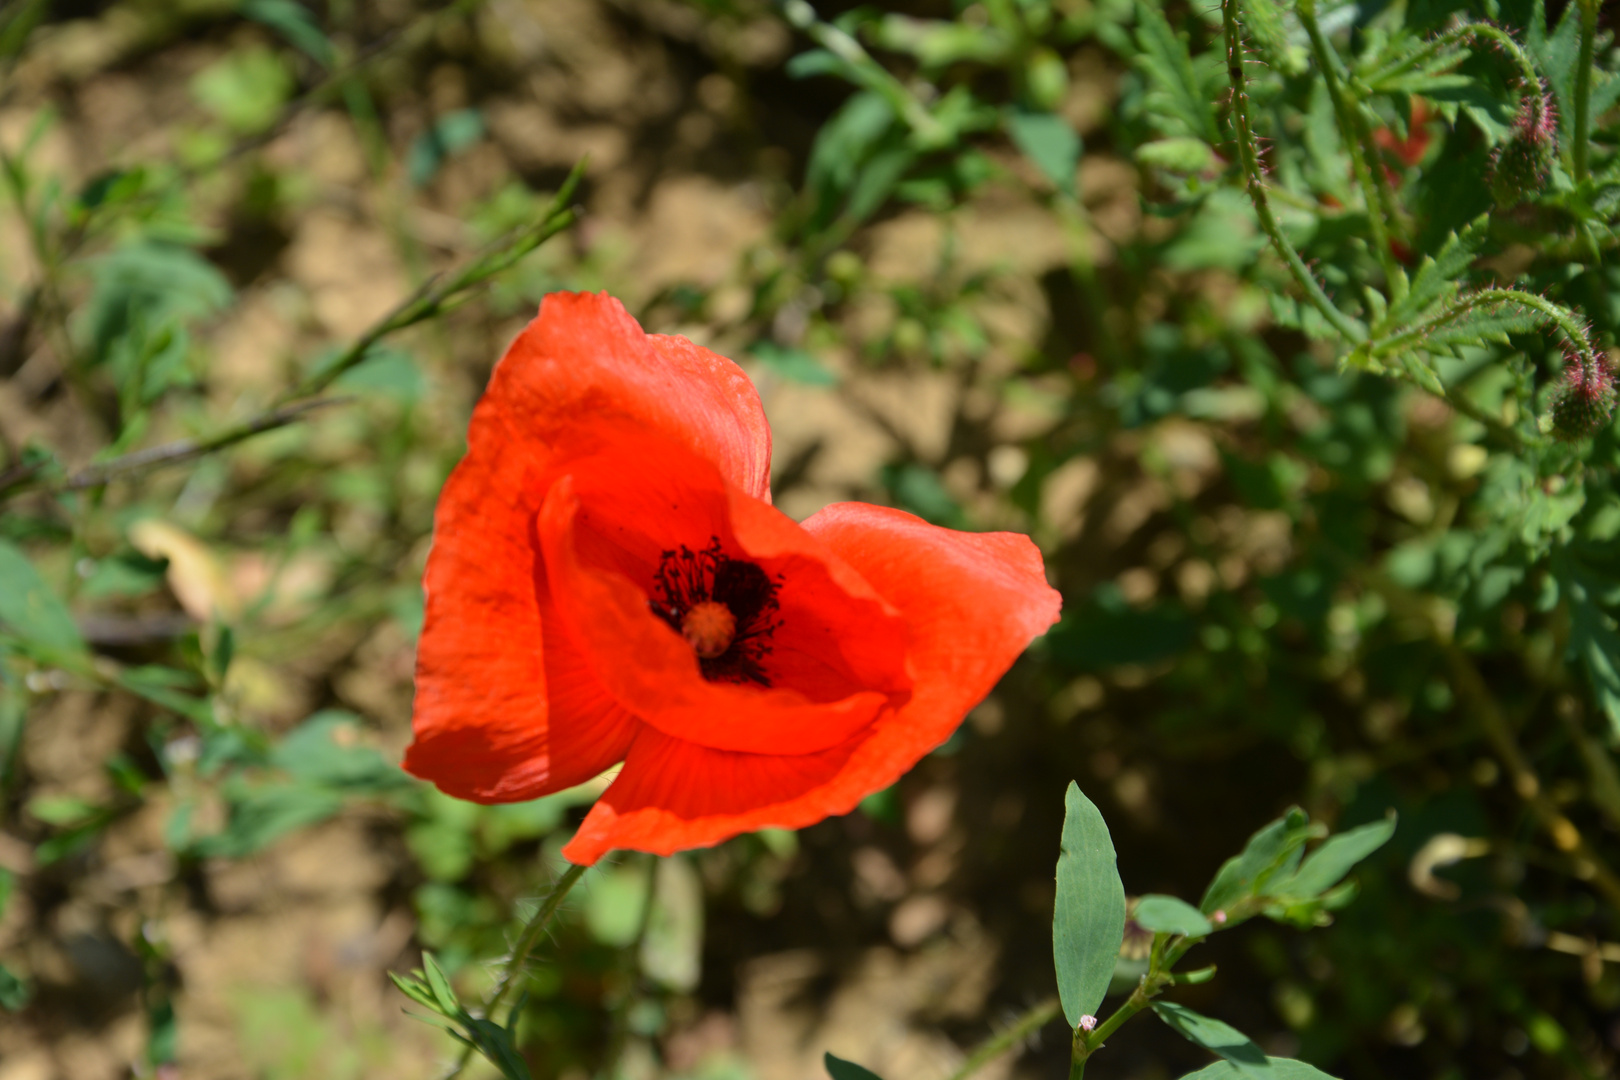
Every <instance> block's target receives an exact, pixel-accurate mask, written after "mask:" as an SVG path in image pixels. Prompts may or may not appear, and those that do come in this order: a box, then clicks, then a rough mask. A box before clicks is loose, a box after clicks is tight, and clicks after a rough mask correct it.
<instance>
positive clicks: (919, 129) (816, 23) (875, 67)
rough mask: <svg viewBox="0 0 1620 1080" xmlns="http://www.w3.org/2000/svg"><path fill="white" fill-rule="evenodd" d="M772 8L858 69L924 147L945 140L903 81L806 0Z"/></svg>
mask: <svg viewBox="0 0 1620 1080" xmlns="http://www.w3.org/2000/svg"><path fill="white" fill-rule="evenodd" d="M775 7H776V10H777V11H778V12H780V13H781V15H782V18H784V19H786V20H787V22H788V25H789V26H792V27H793V28H794V29H795V30H798V31H801V32H802V33H804V34H805V35H806V36H808V37H809V38H810V40H812V41H814V42H815V43H816V44H817V45H820V46H821V47H822V48H823V49H826V50H827V51H828V52H830V53H832V54H833V55H834V56H836V57H838V58H839V59H840V60H843V61H844V62H845V63H847V64H849V65H851V66H852V67H854V68H855V70H856V71H858V72H860V73H861V75H862V76H863V77H864V78H863V81H864V82H865V84H866V87H867V89H869V90H872V91H874V92H875V93H878V94H881V95H882V96H883V99H884V100H885V101H887V102H888V103H889V107H890V108H892V109H893V110H894V111H895V114H896V115H897V116H899V117H900V118H901V119H902V120H904V121H905V122H906V125H907V126H908V127H910V128H911V130H912V133H913V134H915V135H916V136H917V138H918V140H919V141H920V142H921V143H922V144H923V145H924V146H930V147H932V146H940V145H943V144H944V143H945V142H947V141H948V137H947V135H946V132H945V129H944V128H943V127H942V126H941V125H940V122H939V121H938V120H936V119H934V116H933V114H932V113H930V112H929V111H928V110H927V109H926V108H925V107H924V106H923V103H922V102H920V101H918V100H917V98H916V97H915V96H914V95H913V94H912V93H911V91H910V90H908V89H906V86H905V84H904V83H902V82H901V81H900V80H899V79H897V78H895V77H894V76H893V75H891V74H890V73H889V71H888V70H887V69H886V68H884V67H883V65H882V64H879V63H878V62H877V61H876V60H874V59H872V55H871V54H870V53H868V52H867V51H866V50H865V49H864V48H862V46H861V43H860V42H858V41H856V40H855V39H854V38H853V37H851V36H850V35H848V34H846V33H845V32H844V31H842V30H840V29H839V28H838V27H836V26H834V25H832V24H831V23H827V22H823V21H822V20H821V17H820V16H819V15H817V14H816V9H815V8H813V7H811V6H810V4H809V2H808V0H776V3H775Z"/></svg>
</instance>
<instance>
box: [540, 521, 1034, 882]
mask: <svg viewBox="0 0 1620 1080" xmlns="http://www.w3.org/2000/svg"><path fill="white" fill-rule="evenodd" d="M804 526H805V529H806V530H807V531H809V532H810V533H812V534H813V535H815V536H817V537H818V538H819V539H821V540H822V542H823V543H825V544H826V545H827V546H828V547H829V548H830V549H832V550H833V551H834V552H836V553H837V554H839V555H840V556H842V557H843V558H844V560H845V561H847V562H848V563H849V565H850V566H851V567H853V568H854V570H856V571H857V572H858V573H859V574H860V575H861V576H862V577H863V578H864V579H865V580H866V581H868V582H869V583H870V584H871V585H872V586H873V587H874V588H875V589H877V590H878V592H879V593H880V594H882V596H883V597H884V599H886V600H887V601H889V602H890V603H891V604H893V605H894V606H895V607H896V608H898V609H899V611H900V613H901V615H902V616H904V617H905V618H906V620H907V622H908V624H909V625H910V627H911V630H912V640H911V664H912V675H913V680H914V681H913V686H912V694H911V697H910V699H909V700H907V701H906V702H905V703H904V704H902V705H899V706H897V707H895V708H893V709H890V710H886V711H885V712H884V714H883V715H882V716H880V717H879V718H878V720H877V721H876V722H875V723H874V724H873V725H872V726H871V728H869V729H867V730H866V731H864V732H860V733H858V734H856V735H855V736H854V737H852V738H851V739H850V740H849V741H848V742H845V743H843V744H840V745H839V746H836V747H830V748H828V749H827V750H824V751H822V752H820V753H818V754H813V755H803V756H800V757H785V756H784V757H777V756H769V755H747V754H744V755H737V754H728V753H727V752H725V751H722V750H715V749H712V748H707V747H701V746H696V745H694V744H689V743H688V744H684V745H683V744H681V743H680V741H679V740H672V739H669V738H668V737H667V736H666V735H664V734H663V733H656V734H655V733H654V732H653V731H652V730H650V729H644V730H643V731H642V732H641V733H640V734H638V735H637V738H636V741H635V743H634V744H632V746H631V749H630V754H629V757H628V758H627V759H626V761H625V767H624V769H623V770H622V771H621V772H620V774H619V777H618V779H616V780H615V781H614V783H613V785H612V786H611V787H609V788H608V790H607V791H606V792H604V793H603V795H602V796H601V798H599V799H598V800H597V803H596V805H595V806H594V807H592V809H591V812H590V814H589V815H587V817H586V819H585V822H584V824H583V825H581V826H580V830H579V832H578V833H577V834H576V835H575V837H574V839H573V840H572V841H571V842H570V843H569V845H568V846H567V847H565V848H564V849H563V854H564V856H565V857H567V858H568V859H570V860H571V861H574V862H576V863H586V864H589V863H592V862H595V861H596V860H597V859H598V858H600V857H601V856H602V855H603V854H604V853H605V852H607V851H610V850H613V849H616V848H630V849H633V850H640V851H657V852H667V851H673V850H678V849H681V848H689V847H703V846H707V845H710V844H717V843H719V842H720V841H722V840H725V839H728V838H729V837H732V836H735V835H737V834H738V833H741V832H747V831H751V830H754V829H761V828H766V827H780V828H800V827H803V826H805V825H809V824H813V823H814V822H817V821H820V820H821V819H822V818H824V817H827V816H830V815H833V814H844V813H848V812H849V811H850V810H852V809H854V808H855V806H856V804H858V803H859V802H860V801H861V799H863V798H865V797H866V796H867V795H870V794H871V793H872V792H874V791H880V790H882V789H883V788H885V787H888V786H889V785H890V784H892V783H894V781H895V780H897V779H899V777H900V776H901V775H902V774H903V773H904V772H905V771H906V770H907V769H909V768H911V766H912V765H914V764H916V762H917V761H918V760H919V759H920V758H921V757H922V756H923V755H924V754H926V753H928V751H930V750H932V749H933V748H934V747H936V746H938V745H939V744H940V743H942V742H943V741H945V739H946V738H948V737H949V736H950V734H951V732H952V731H954V730H955V729H956V727H957V725H958V724H960V723H961V721H962V718H963V717H964V716H965V715H966V714H967V711H968V710H969V709H970V708H972V707H973V706H974V705H975V704H977V703H978V702H979V701H980V700H982V699H983V697H984V696H985V694H987V693H989V692H990V690H991V689H992V688H993V687H994V686H995V683H996V681H997V680H998V679H999V678H1000V677H1001V676H1002V674H1003V673H1005V671H1006V670H1007V668H1008V667H1010V666H1011V665H1012V662H1013V661H1014V660H1015V659H1016V658H1017V657H1018V654H1019V653H1021V652H1022V651H1023V650H1024V648H1025V647H1026V646H1027V645H1028V644H1029V642H1030V640H1031V639H1032V638H1034V637H1035V636H1037V635H1038V634H1041V633H1043V632H1045V631H1046V629H1047V628H1049V627H1050V626H1051V625H1052V624H1053V623H1055V622H1056V621H1057V618H1058V611H1059V608H1060V606H1061V603H1062V599H1061V597H1060V596H1059V595H1058V593H1057V592H1056V591H1054V590H1053V589H1052V588H1051V587H1050V586H1048V585H1047V583H1046V576H1045V573H1044V570H1043V567H1042V563H1041V557H1040V552H1039V551H1038V550H1037V549H1036V548H1035V545H1034V544H1032V543H1031V542H1030V541H1029V539H1028V538H1027V537H1024V536H1018V535H1015V534H1011V533H962V532H955V531H952V530H950V529H942V528H938V527H937V526H933V525H930V524H928V523H927V522H925V521H922V520H921V519H920V518H916V517H913V516H912V515H910V514H907V513H904V512H902V511H899V510H891V509H887V508H885V507H876V506H867V505H864V504H860V503H843V504H838V505H834V506H829V507H827V508H826V509H825V510H822V511H821V512H820V513H818V514H816V515H815V516H813V517H812V518H810V519H809V520H808V521H806V522H805V523H804Z"/></svg>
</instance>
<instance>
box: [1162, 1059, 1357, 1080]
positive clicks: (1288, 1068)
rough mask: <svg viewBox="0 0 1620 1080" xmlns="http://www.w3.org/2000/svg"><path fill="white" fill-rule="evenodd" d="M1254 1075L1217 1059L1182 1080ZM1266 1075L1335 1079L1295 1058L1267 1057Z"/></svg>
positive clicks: (1280, 1079) (1236, 1079) (1284, 1079)
mask: <svg viewBox="0 0 1620 1080" xmlns="http://www.w3.org/2000/svg"><path fill="white" fill-rule="evenodd" d="M1252 1075H1253V1073H1251V1072H1245V1071H1244V1070H1243V1069H1240V1068H1238V1066H1236V1065H1234V1064H1232V1063H1231V1062H1229V1061H1217V1062H1216V1063H1215V1064H1213V1065H1208V1066H1205V1067H1204V1068H1202V1069H1199V1070H1198V1071H1197V1072H1195V1073H1188V1074H1187V1075H1186V1076H1183V1077H1182V1078H1181V1080H1242V1078H1243V1077H1245V1076H1252ZM1265 1075H1267V1076H1268V1077H1270V1078H1271V1080H1334V1078H1333V1077H1331V1076H1329V1075H1328V1074H1327V1073H1325V1072H1323V1071H1322V1070H1321V1069H1318V1068H1317V1067H1316V1066H1314V1065H1307V1064H1305V1063H1304V1062H1303V1061H1295V1060H1294V1059H1293V1058H1279V1057H1268V1058H1266V1074H1265Z"/></svg>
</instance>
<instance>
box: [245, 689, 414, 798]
mask: <svg viewBox="0 0 1620 1080" xmlns="http://www.w3.org/2000/svg"><path fill="white" fill-rule="evenodd" d="M361 724H362V721H361V720H360V718H359V717H357V716H354V715H353V714H352V713H346V712H343V711H342V710H340V709H325V710H322V711H321V712H318V713H316V714H315V715H314V716H311V717H310V718H309V719H308V720H306V721H304V722H303V723H302V724H301V725H299V726H298V727H297V728H296V729H294V730H293V732H292V733H291V734H289V735H288V736H287V737H286V738H285V739H283V740H282V741H281V743H280V745H278V746H277V747H276V748H275V749H274V750H273V751H271V754H270V764H271V765H274V766H275V767H276V768H278V769H283V770H285V771H286V772H288V773H290V774H291V775H292V776H294V777H296V778H297V779H299V780H302V781H306V782H308V783H311V784H318V785H321V786H323V787H331V788H337V789H340V790H343V791H358V792H378V791H389V790H395V789H399V788H405V787H410V786H411V780H410V778H409V777H407V776H406V775H405V774H404V773H403V772H401V771H400V770H399V767H398V766H396V765H394V764H392V763H390V762H389V761H387V760H386V759H384V757H383V756H382V754H381V753H379V752H378V751H377V750H375V749H373V748H372V747H370V746H364V745H359V744H357V743H356V742H355V739H356V738H357V737H358V735H359V733H360V731H361Z"/></svg>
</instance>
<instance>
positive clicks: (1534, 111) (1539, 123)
mask: <svg viewBox="0 0 1620 1080" xmlns="http://www.w3.org/2000/svg"><path fill="white" fill-rule="evenodd" d="M1557 152H1558V113H1557V111H1556V109H1555V108H1554V106H1553V101H1552V97H1551V95H1549V94H1548V93H1547V92H1546V91H1545V90H1541V91H1537V92H1536V93H1533V94H1526V95H1525V96H1524V98H1523V100H1521V101H1520V102H1519V113H1518V115H1517V116H1515V117H1514V118H1513V127H1512V129H1511V131H1510V133H1509V135H1508V138H1507V141H1506V142H1504V143H1503V144H1502V145H1501V146H1498V147H1497V148H1496V150H1495V152H1494V153H1492V154H1491V196H1492V197H1493V198H1494V199H1495V200H1496V205H1497V206H1499V207H1501V208H1502V209H1504V210H1505V209H1507V208H1508V207H1510V206H1514V205H1516V204H1518V203H1521V202H1523V201H1524V200H1525V199H1528V198H1531V197H1533V196H1535V195H1539V194H1541V191H1542V189H1544V188H1545V187H1546V186H1547V180H1548V179H1549V178H1550V177H1551V176H1552V163H1553V158H1554V156H1556V154H1557Z"/></svg>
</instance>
